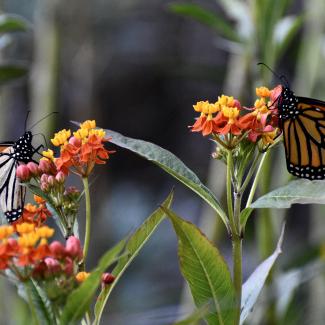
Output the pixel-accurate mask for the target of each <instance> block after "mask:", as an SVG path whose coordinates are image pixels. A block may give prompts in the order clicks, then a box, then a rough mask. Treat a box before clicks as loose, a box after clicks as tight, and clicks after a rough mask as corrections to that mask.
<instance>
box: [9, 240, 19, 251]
mask: <svg viewBox="0 0 325 325" xmlns="http://www.w3.org/2000/svg"><path fill="white" fill-rule="evenodd" d="M7 243H8V245H9V246H10V248H11V249H12V250H14V249H15V248H17V247H18V243H17V240H16V239H14V238H8V240H7Z"/></svg>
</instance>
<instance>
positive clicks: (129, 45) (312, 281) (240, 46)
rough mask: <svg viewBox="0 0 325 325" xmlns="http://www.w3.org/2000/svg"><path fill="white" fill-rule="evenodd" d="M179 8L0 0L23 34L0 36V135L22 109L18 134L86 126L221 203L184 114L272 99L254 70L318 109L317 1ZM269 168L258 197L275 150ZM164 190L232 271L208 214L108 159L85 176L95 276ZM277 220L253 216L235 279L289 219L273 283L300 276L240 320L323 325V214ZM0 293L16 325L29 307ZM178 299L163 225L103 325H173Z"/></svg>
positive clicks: (320, 25)
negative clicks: (169, 155)
mask: <svg viewBox="0 0 325 325" xmlns="http://www.w3.org/2000/svg"><path fill="white" fill-rule="evenodd" d="M184 3H185V2H184ZM184 3H182V2H169V1H163V0H154V1H144V0H122V1H121V0H111V1H101V0H93V1H85V0H80V1H75V0H71V1H68V2H67V1H62V0H43V1H31V0H30V1H25V0H10V1H9V0H8V1H4V0H2V1H0V9H1V11H2V12H4V13H11V14H17V15H20V16H22V17H24V18H25V19H26V20H27V21H28V22H29V25H28V26H29V28H28V30H27V31H25V32H15V33H3V34H1V35H0V64H2V65H4V66H6V65H8V64H11V65H12V64H13V65H15V66H19V67H24V68H27V70H28V73H27V74H26V75H25V76H23V77H22V78H19V79H15V80H13V81H11V82H8V83H5V84H2V86H1V88H0V91H1V92H0V103H1V105H0V109H1V116H2V118H1V119H0V138H1V139H3V140H9V139H10V140H14V139H17V138H18V137H19V136H20V135H21V134H22V133H23V132H24V121H25V118H26V114H27V113H26V112H27V110H30V111H31V114H30V117H29V119H28V124H27V125H32V123H34V122H35V121H38V120H40V119H41V118H42V117H44V116H45V115H46V114H48V113H50V112H53V111H57V112H59V114H57V115H52V116H50V117H49V118H47V119H45V120H44V121H43V122H42V123H40V124H38V125H37V127H35V129H33V133H40V132H42V133H44V134H45V135H46V137H47V138H50V136H51V135H52V134H53V132H54V130H59V129H61V128H73V125H72V124H71V123H70V120H75V121H83V120H85V119H96V121H97V124H98V126H100V127H103V128H109V129H112V130H115V131H118V132H121V133H122V134H125V135H127V136H130V137H134V138H140V139H144V140H147V141H151V142H154V143H156V144H158V145H160V146H162V147H164V148H166V149H168V150H170V151H172V152H173V153H174V154H176V155H177V156H178V157H180V158H181V159H182V160H183V161H184V162H185V163H186V164H187V165H188V166H189V167H190V168H191V169H193V170H194V171H195V172H196V173H197V174H198V175H199V176H200V178H201V179H202V180H204V181H206V182H207V183H208V184H209V186H210V187H211V188H213V189H214V190H215V191H216V193H217V195H218V196H219V197H220V198H222V197H223V190H224V168H223V166H222V164H221V163H219V162H216V161H212V160H211V159H210V156H211V153H212V152H213V149H214V148H213V146H212V143H211V142H210V141H208V140H207V139H205V138H203V137H201V136H200V135H197V134H191V133H190V132H189V130H188V128H187V126H188V125H191V124H193V121H194V117H195V114H194V111H193V109H192V105H193V104H194V103H196V102H197V101H199V100H210V101H213V100H216V98H217V96H218V95H220V94H221V93H225V94H228V95H234V96H235V97H237V98H239V99H240V100H241V101H242V102H243V103H245V104H246V105H247V106H249V105H252V104H253V100H254V89H255V86H257V85H265V86H267V87H270V88H272V87H273V86H275V85H276V84H277V83H279V80H274V79H272V77H273V76H272V74H271V73H270V71H268V70H267V69H265V68H261V67H259V66H257V63H258V62H264V63H266V64H268V65H269V66H270V67H271V68H272V69H274V70H275V71H277V73H278V74H284V75H285V76H286V78H287V79H288V80H289V83H290V86H291V87H292V89H294V90H295V91H296V93H297V94H299V95H300V96H307V97H308V96H311V97H316V98H319V99H321V100H325V92H324V90H325V73H324V70H323V67H324V63H325V37H324V36H325V34H324V32H325V20H324V18H323V15H324V12H325V3H324V1H323V0H311V1H303V0H301V1H288V0H274V1H272V0H260V1H258V0H255V1H239V0H228V1H227V0H217V1H214V0H197V1H188V2H186V3H185V5H184ZM0 72H1V71H0ZM0 74H1V73H0ZM35 140H36V141H39V142H41V141H42V138H41V137H39V136H36V137H35ZM110 148H113V145H111V146H110ZM267 168H268V169H267V170H266V171H265V172H264V175H265V177H264V179H263V182H262V186H261V188H260V192H261V193H262V192H266V191H268V190H269V189H272V188H274V187H275V186H279V185H283V184H285V183H286V182H287V180H288V179H289V174H288V173H287V172H286V170H285V162H284V153H283V148H282V147H281V146H280V147H279V148H278V149H277V150H274V152H273V153H272V155H271V158H270V161H269V163H268V166H267ZM77 181H78V180H77V179H73V180H72V181H71V183H73V182H77ZM174 185H175V186H176V195H175V203H174V209H175V211H176V212H177V213H179V214H180V215H182V216H183V217H185V218H187V219H189V220H192V221H193V222H195V223H196V224H198V225H200V227H201V228H202V229H203V231H205V232H206V233H207V235H208V236H209V237H210V238H212V239H213V240H215V241H216V242H217V243H218V246H219V247H220V248H221V252H222V253H223V254H224V256H225V257H226V260H227V261H229V263H231V261H230V255H231V254H230V249H231V247H230V243H229V241H228V240H227V236H226V235H225V234H224V230H223V229H222V226H221V225H220V224H219V223H218V222H216V221H215V216H214V215H213V214H212V212H211V211H210V208H209V207H207V206H206V205H205V204H204V203H203V202H201V201H200V200H199V199H198V198H197V197H195V196H194V195H193V193H192V192H190V191H189V190H187V189H185V188H184V187H183V186H181V185H179V184H176V183H175V181H174V180H173V179H171V178H170V177H169V176H168V175H167V174H164V173H163V172H162V171H161V170H159V169H158V168H156V167H155V166H153V165H151V164H149V163H148V162H147V161H144V160H142V159H140V158H138V157H136V156H134V155H133V154H131V153H129V152H126V151H123V150H122V149H117V152H116V154H114V155H112V157H111V160H110V162H109V163H108V164H107V165H106V166H103V167H99V168H98V169H97V173H96V175H95V176H94V177H93V192H92V199H93V202H94V204H93V208H94V226H93V229H92V242H91V247H90V250H91V252H92V253H91V255H90V263H89V264H90V265H92V266H94V265H95V264H96V261H97V260H98V258H99V257H100V256H101V254H103V253H104V252H105V250H106V249H107V248H108V247H109V246H110V245H112V244H113V243H115V242H117V241H118V240H119V239H121V238H122V237H124V236H126V235H127V234H129V233H130V232H131V231H132V230H134V229H135V228H136V227H137V226H138V225H139V224H141V222H142V221H143V220H144V219H145V218H146V217H147V216H148V215H149V214H150V213H151V212H152V211H153V210H154V209H155V208H156V207H157V205H158V204H159V203H160V202H161V201H162V200H163V198H164V197H166V195H167V193H168V192H169V190H170V188H171V187H172V186H174ZM78 186H80V187H81V184H78ZM278 211H279V210H277V214H274V215H273V214H272V212H270V211H269V212H268V211H264V212H263V213H262V214H261V215H255V216H254V217H252V218H251V219H250V222H249V230H248V233H247V235H246V239H245V241H244V277H245V278H246V277H247V276H248V275H249V274H250V272H252V270H253V269H254V268H255V267H256V265H257V264H258V263H259V262H260V261H261V260H262V259H263V258H265V257H267V256H268V255H269V253H270V252H271V251H272V250H273V249H274V245H275V244H274V243H275V240H276V238H277V236H278V228H279V224H280V223H281V221H282V219H283V217H284V215H285V214H288V225H287V231H286V236H285V237H286V238H285V245H284V249H283V251H284V253H283V255H282V257H281V258H280V264H281V266H278V267H277V269H276V270H274V274H273V280H274V279H279V278H280V276H281V275H283V274H284V272H285V271H287V270H293V269H295V270H299V271H300V273H299V274H300V278H299V277H298V278H299V279H298V280H297V282H296V283H297V284H296V286H294V289H296V290H295V295H294V298H293V300H291V299H289V300H288V301H287V302H286V303H282V305H280V306H279V304H276V302H279V300H280V299H279V297H278V296H277V293H276V290H275V289H274V286H272V284H271V283H275V282H274V281H275V280H274V281H272V280H270V286H269V289H268V290H265V291H264V294H263V295H262V297H260V303H259V305H258V306H257V307H256V310H255V311H254V316H253V317H252V318H251V319H250V320H249V322H248V323H249V324H323V323H324V322H325V314H324V312H325V308H324V304H323V301H324V297H325V286H324V279H323V275H322V274H321V273H322V272H321V270H322V269H320V268H318V266H319V264H317V268H316V267H313V265H314V263H316V262H317V263H318V261H319V260H320V257H321V256H320V253H319V252H320V251H321V250H320V247H322V244H323V243H325V241H324V238H325V235H324V234H325V220H324V210H323V208H322V207H312V208H311V207H305V206H295V207H294V208H292V209H291V210H290V212H289V213H288V211H281V213H279V212H278ZM82 212H83V211H81V213H80V215H81V216H82ZM81 224H82V222H81ZM219 226H220V227H219ZM301 267H303V268H301ZM306 267H310V268H311V269H307V271H306ZM304 270H305V273H303V271H304ZM289 279H290V281H291V282H288V283H293V282H294V280H293V276H292V277H291V278H289ZM288 281H289V280H288ZM0 286H1V287H0V290H1V291H0V292H1V295H2V297H3V298H2V299H1V302H0V312H1V315H2V317H1V319H0V324H24V323H25V321H26V317H28V309H27V307H26V306H25V305H24V304H23V302H22V301H21V300H20V299H18V298H16V294H15V289H14V287H13V286H11V285H9V284H8V283H6V282H4V281H2V282H1V284H0ZM272 288H273V289H272ZM288 292H289V293H291V292H292V291H290V290H289V289H288ZM188 301H189V298H188V294H187V293H186V290H184V289H183V281H182V278H181V275H180V272H179V269H178V262H177V256H176V239H175V235H174V233H173V231H172V229H171V227H170V225H169V224H168V223H167V222H165V223H163V224H162V225H161V226H160V229H159V230H158V232H157V233H156V234H155V235H154V237H153V239H152V240H151V241H150V242H149V243H148V245H147V246H146V247H145V249H144V250H143V252H142V253H141V254H140V255H139V256H138V257H137V258H136V260H135V262H134V264H132V265H131V267H130V268H129V270H128V272H127V273H126V274H125V276H124V278H123V279H122V281H121V282H120V283H119V285H118V287H117V288H116V290H115V292H114V293H113V295H112V299H111V301H110V303H109V305H108V307H107V314H106V315H105V318H104V321H103V324H108V323H110V324H114V325H119V324H121V325H123V324H133V325H158V324H171V323H172V322H173V321H174V320H176V319H177V318H178V317H182V316H185V315H186V313H188V312H190V310H191V308H190V307H189V306H190V305H189V304H188ZM289 302H290V303H289ZM181 305H182V306H183V307H182V308H180V306H181ZM281 308H282V309H281Z"/></svg>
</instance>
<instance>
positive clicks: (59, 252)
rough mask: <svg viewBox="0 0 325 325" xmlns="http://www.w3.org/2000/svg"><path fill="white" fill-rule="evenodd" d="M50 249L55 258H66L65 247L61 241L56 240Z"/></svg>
mask: <svg viewBox="0 0 325 325" xmlns="http://www.w3.org/2000/svg"><path fill="white" fill-rule="evenodd" d="M49 248H50V252H51V253H52V255H53V256H54V257H55V258H62V257H63V256H65V247H64V246H63V245H62V244H61V243H60V242H59V241H57V240H55V241H54V242H52V243H51V244H50V246H49Z"/></svg>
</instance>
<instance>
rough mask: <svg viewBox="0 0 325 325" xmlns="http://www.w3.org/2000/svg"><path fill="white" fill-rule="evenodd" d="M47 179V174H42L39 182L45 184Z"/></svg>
mask: <svg viewBox="0 0 325 325" xmlns="http://www.w3.org/2000/svg"><path fill="white" fill-rule="evenodd" d="M48 178H49V175H47V174H43V175H42V176H41V182H42V183H47V180H48Z"/></svg>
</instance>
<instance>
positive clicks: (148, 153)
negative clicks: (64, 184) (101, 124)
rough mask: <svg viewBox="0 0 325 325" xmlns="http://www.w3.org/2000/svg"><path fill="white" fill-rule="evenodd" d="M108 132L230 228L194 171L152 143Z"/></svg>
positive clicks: (119, 143)
mask: <svg viewBox="0 0 325 325" xmlns="http://www.w3.org/2000/svg"><path fill="white" fill-rule="evenodd" d="M78 125H79V124H78ZM106 132H107V135H108V136H110V137H112V138H111V139H110V142H112V143H114V144H116V145H117V146H119V147H122V148H125V149H128V150H130V151H132V152H135V153H137V154H138V155H140V156H141V157H143V158H145V159H147V160H149V161H152V162H153V163H155V164H156V165H158V166H159V167H160V168H162V169H163V170H165V171H166V172H167V173H168V174H170V175H171V176H173V177H175V178H176V179H177V180H179V181H180V182H182V183H183V184H184V185H186V186H187V187H188V188H190V189H191V190H192V191H194V192H195V193H196V194H198V195H199V196H200V197H201V198H202V199H203V200H205V201H206V202H207V203H208V204H209V205H210V206H211V207H212V208H213V209H214V210H215V211H216V212H217V213H218V214H219V215H220V217H221V219H222V221H223V222H224V224H225V225H226V226H227V227H228V221H227V215H226V213H225V212H224V210H223V209H222V208H221V206H220V203H219V202H218V200H217V198H216V197H215V196H214V194H213V193H212V192H211V191H210V190H209V189H208V188H207V187H206V186H204V185H203V183H202V182H201V181H200V179H199V178H198V177H197V176H196V175H195V174H194V173H193V171H192V170H190V169H189V168H188V167H187V166H186V165H185V164H184V163H183V162H182V161H181V160H180V159H178V158H177V157H176V156H175V155H174V154H172V153H171V152H169V151H167V150H165V149H163V148H161V147H159V146H157V145H155V144H153V143H150V142H146V141H143V140H136V139H132V138H128V137H125V136H123V135H122V134H120V133H117V132H114V131H111V130H106Z"/></svg>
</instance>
